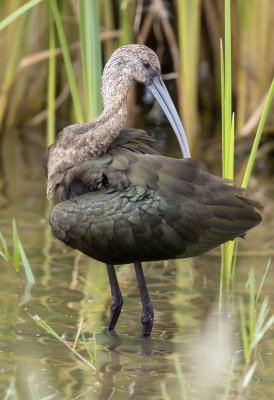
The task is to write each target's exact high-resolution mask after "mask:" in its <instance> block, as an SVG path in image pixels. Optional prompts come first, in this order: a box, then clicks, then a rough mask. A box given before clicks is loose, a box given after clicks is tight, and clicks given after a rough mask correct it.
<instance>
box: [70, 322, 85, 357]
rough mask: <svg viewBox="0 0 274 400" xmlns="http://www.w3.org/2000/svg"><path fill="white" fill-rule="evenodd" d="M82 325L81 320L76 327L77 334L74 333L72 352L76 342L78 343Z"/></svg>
mask: <svg viewBox="0 0 274 400" xmlns="http://www.w3.org/2000/svg"><path fill="white" fill-rule="evenodd" d="M82 325H83V318H81V319H80V322H79V326H78V330H77V333H76V337H75V340H74V343H73V346H72V349H73V350H75V347H76V345H77V342H78V339H79V336H80V333H81V329H82Z"/></svg>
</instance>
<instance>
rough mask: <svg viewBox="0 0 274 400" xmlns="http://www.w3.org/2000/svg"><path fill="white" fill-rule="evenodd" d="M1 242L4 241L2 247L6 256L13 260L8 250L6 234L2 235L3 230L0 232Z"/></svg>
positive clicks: (8, 259) (7, 258)
mask: <svg viewBox="0 0 274 400" xmlns="http://www.w3.org/2000/svg"><path fill="white" fill-rule="evenodd" d="M0 242H1V243H2V247H3V251H4V254H3V256H4V258H5V259H6V260H7V261H8V262H10V261H11V257H10V253H9V250H8V246H7V243H6V241H5V238H4V236H3V235H2V233H1V232H0Z"/></svg>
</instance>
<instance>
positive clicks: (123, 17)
mask: <svg viewBox="0 0 274 400" xmlns="http://www.w3.org/2000/svg"><path fill="white" fill-rule="evenodd" d="M131 7H132V2H131V1H129V0H120V29H121V37H120V41H119V46H125V45H126V44H130V43H131V40H132V39H131V37H132V18H131V11H132V10H131Z"/></svg>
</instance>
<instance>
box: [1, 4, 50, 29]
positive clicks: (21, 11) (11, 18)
mask: <svg viewBox="0 0 274 400" xmlns="http://www.w3.org/2000/svg"><path fill="white" fill-rule="evenodd" d="M41 1H42V0H30V1H28V2H27V3H26V4H24V5H23V6H21V7H19V8H17V10H15V11H14V12H13V13H12V14H10V15H9V16H8V17H7V18H5V19H3V21H1V22H0V31H1V30H2V29H4V28H6V27H7V26H8V25H9V24H11V23H12V22H13V21H15V20H16V19H17V18H18V17H20V15H22V14H24V13H25V12H26V11H28V10H29V9H31V8H32V7H34V6H36V4H38V3H40V2H41Z"/></svg>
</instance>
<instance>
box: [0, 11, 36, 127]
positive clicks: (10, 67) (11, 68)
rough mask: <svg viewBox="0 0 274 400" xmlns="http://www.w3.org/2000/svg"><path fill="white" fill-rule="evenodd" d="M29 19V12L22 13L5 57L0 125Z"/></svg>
mask: <svg viewBox="0 0 274 400" xmlns="http://www.w3.org/2000/svg"><path fill="white" fill-rule="evenodd" d="M28 21H29V12H28V13H26V14H25V15H24V18H23V19H22V20H20V21H19V23H18V28H17V31H16V36H15V39H14V42H13V44H12V49H11V51H10V52H9V55H8V59H7V67H6V70H5V74H4V76H3V83H2V85H1V91H0V92H1V93H0V126H1V125H2V121H3V118H4V115H5V111H6V108H7V104H8V96H9V90H10V88H11V85H12V83H13V80H14V76H15V73H16V70H17V67H18V63H19V58H20V54H21V49H22V42H23V40H24V32H25V30H26V27H27V23H28Z"/></svg>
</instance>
